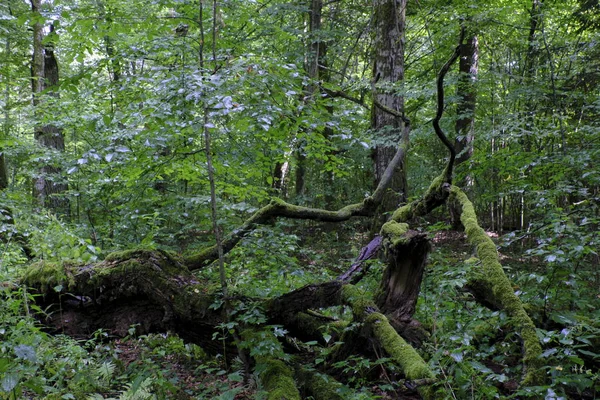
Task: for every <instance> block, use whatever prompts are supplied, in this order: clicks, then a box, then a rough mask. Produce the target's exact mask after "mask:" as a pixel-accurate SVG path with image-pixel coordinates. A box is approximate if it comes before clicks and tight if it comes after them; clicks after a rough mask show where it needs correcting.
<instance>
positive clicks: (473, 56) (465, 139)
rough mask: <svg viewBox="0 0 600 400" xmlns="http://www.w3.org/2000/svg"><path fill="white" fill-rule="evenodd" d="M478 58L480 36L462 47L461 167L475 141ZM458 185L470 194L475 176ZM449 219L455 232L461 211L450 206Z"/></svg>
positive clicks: (458, 127) (457, 143)
mask: <svg viewBox="0 0 600 400" xmlns="http://www.w3.org/2000/svg"><path fill="white" fill-rule="evenodd" d="M478 59H479V43H478V40H477V36H471V37H470V38H469V39H468V40H467V42H466V43H461V44H460V59H459V72H460V74H459V77H458V88H457V93H456V94H457V97H458V101H457V105H456V114H457V119H456V124H455V126H454V130H455V132H456V139H455V141H454V147H455V149H456V154H457V157H456V165H459V164H462V163H464V162H465V161H467V160H468V159H469V158H471V156H472V155H473V139H474V138H475V106H476V102H477V90H476V87H475V82H476V81H477V69H478V68H477V67H478ZM456 184H457V185H458V186H460V187H463V188H464V190H465V191H468V187H470V186H472V185H473V177H472V176H470V175H469V174H468V173H466V174H463V175H462V176H461V180H460V181H457V182H456ZM449 211H450V219H451V221H452V226H453V228H454V229H460V226H461V223H460V212H459V211H460V210H459V209H457V208H456V206H455V205H454V204H453V203H449Z"/></svg>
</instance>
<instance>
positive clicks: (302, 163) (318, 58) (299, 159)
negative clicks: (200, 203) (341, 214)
mask: <svg viewBox="0 0 600 400" xmlns="http://www.w3.org/2000/svg"><path fill="white" fill-rule="evenodd" d="M309 2H310V4H309V11H308V29H309V32H308V37H309V39H308V48H307V57H306V73H307V75H308V77H309V78H310V80H311V83H310V84H309V85H308V86H307V87H306V88H305V90H304V98H305V99H306V100H305V101H307V102H313V101H315V99H316V98H317V97H318V95H319V94H320V89H319V85H318V82H319V81H322V80H327V79H328V76H327V72H326V68H325V65H326V62H325V54H326V52H327V45H326V43H325V42H324V41H323V40H322V38H321V35H320V30H321V19H322V16H321V14H322V12H323V0H309ZM323 134H324V135H325V136H326V137H328V135H329V136H330V135H331V128H325V131H324V132H323ZM281 167H283V164H282V165H281ZM281 167H280V168H281ZM279 174H280V172H278V171H275V174H274V175H275V176H277V175H279ZM305 184H306V154H305V152H304V143H303V140H302V141H300V143H299V144H298V149H297V151H296V195H297V196H299V195H302V194H303V193H304V187H305Z"/></svg>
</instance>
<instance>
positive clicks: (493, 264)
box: [450, 186, 544, 386]
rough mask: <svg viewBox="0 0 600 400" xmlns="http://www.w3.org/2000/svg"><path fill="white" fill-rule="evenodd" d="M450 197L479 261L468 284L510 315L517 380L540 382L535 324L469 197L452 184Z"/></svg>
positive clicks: (486, 300) (539, 361)
mask: <svg viewBox="0 0 600 400" xmlns="http://www.w3.org/2000/svg"><path fill="white" fill-rule="evenodd" d="M450 200H451V201H453V202H454V203H455V205H456V206H457V207H459V209H460V210H461V213H460V221H461V223H462V224H463V226H464V227H465V232H466V234H467V238H468V240H469V242H470V243H471V244H472V245H474V246H475V248H476V251H477V257H478V258H479V260H480V262H481V269H480V270H474V276H473V277H472V279H471V283H470V285H471V286H473V287H476V288H477V290H476V293H477V296H478V297H483V298H484V299H485V300H484V301H483V303H484V304H488V305H491V306H492V307H494V308H498V309H501V310H504V311H506V313H507V314H508V315H509V316H510V318H511V320H512V321H511V322H512V324H513V326H514V327H515V328H516V329H517V330H518V331H519V333H520V335H521V341H522V346H523V354H524V357H523V365H524V373H523V379H522V382H521V384H522V385H524V386H533V385H540V384H542V383H543V381H544V373H543V370H542V369H541V367H542V365H543V360H542V358H541V354H542V346H541V345H540V341H539V339H538V337H537V334H536V331H535V325H534V323H533V321H532V320H531V318H529V315H528V314H527V312H526V311H525V308H524V307H523V303H522V302H521V300H520V299H519V297H518V296H517V295H516V294H515V292H514V290H513V288H512V285H511V283H510V281H509V279H508V277H507V276H506V274H505V273H504V270H503V269H502V265H501V264H500V261H499V258H498V251H497V250H496V245H495V244H494V242H492V240H491V239H490V238H489V236H488V235H487V234H486V233H485V231H484V230H483V229H482V228H481V227H480V226H479V223H478V222H477V217H476V214H475V209H474V208H473V204H472V203H471V201H470V200H469V199H468V197H467V196H466V195H465V193H464V192H463V191H462V190H460V189H459V188H457V187H455V186H453V187H452V188H451V190H450Z"/></svg>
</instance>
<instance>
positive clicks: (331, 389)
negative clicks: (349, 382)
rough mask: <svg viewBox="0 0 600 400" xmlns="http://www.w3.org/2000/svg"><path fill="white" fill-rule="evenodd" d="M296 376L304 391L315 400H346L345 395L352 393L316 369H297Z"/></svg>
mask: <svg viewBox="0 0 600 400" xmlns="http://www.w3.org/2000/svg"><path fill="white" fill-rule="evenodd" d="M296 376H297V377H298V382H300V384H301V386H302V387H303V389H304V390H305V391H306V392H308V394H310V396H311V397H312V398H314V399H315V400H344V398H345V397H344V394H350V393H351V390H350V389H349V388H348V387H346V386H344V385H342V384H341V383H340V382H338V381H336V380H335V379H333V378H332V377H331V376H327V375H324V374H321V373H319V372H318V371H315V370H314V369H308V368H304V367H300V368H297V369H296Z"/></svg>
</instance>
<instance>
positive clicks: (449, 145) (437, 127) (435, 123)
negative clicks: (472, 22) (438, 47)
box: [433, 26, 465, 183]
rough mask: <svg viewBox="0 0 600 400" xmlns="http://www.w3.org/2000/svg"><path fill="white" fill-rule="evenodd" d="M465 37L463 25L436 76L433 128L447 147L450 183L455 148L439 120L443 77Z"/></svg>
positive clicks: (442, 103)
mask: <svg viewBox="0 0 600 400" xmlns="http://www.w3.org/2000/svg"><path fill="white" fill-rule="evenodd" d="M464 37H465V28H464V26H463V27H461V29H460V39H459V41H458V46H456V48H455V49H454V53H452V55H451V56H450V59H448V61H446V64H444V66H443V67H442V69H441V70H440V72H439V74H438V77H437V113H436V114H435V118H434V119H433V129H434V130H435V133H436V135H437V136H438V138H439V139H440V140H441V141H442V143H444V145H445V146H446V147H447V148H448V151H449V152H450V160H449V161H448V166H447V167H446V182H448V183H452V168H453V166H454V159H455V158H456V149H455V148H454V145H452V143H450V141H449V140H448V137H446V134H445V133H444V131H443V130H442V128H441V127H440V120H441V119H442V115H443V114H444V77H445V76H446V73H448V70H449V69H450V67H451V66H452V64H454V62H455V61H456V60H457V59H458V57H459V55H460V45H461V43H462V42H463V39H464Z"/></svg>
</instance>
